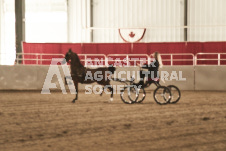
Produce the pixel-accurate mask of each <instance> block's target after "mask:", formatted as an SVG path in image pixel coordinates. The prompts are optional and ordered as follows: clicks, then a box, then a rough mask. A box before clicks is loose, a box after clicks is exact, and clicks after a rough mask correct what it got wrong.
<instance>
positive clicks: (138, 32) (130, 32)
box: [119, 28, 146, 43]
mask: <svg viewBox="0 0 226 151" xmlns="http://www.w3.org/2000/svg"><path fill="white" fill-rule="evenodd" d="M145 32H146V29H145V28H139V29H138V28H137V29H125V28H121V29H119V35H120V37H121V38H122V39H123V41H125V42H131V43H133V42H139V41H140V40H141V39H142V38H143V37H144V34H145Z"/></svg>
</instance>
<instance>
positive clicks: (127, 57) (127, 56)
mask: <svg viewBox="0 0 226 151" xmlns="http://www.w3.org/2000/svg"><path fill="white" fill-rule="evenodd" d="M126 63H127V67H129V55H126Z"/></svg>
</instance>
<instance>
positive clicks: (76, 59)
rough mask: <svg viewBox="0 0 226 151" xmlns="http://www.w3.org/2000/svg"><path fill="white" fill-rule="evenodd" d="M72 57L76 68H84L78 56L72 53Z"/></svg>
mask: <svg viewBox="0 0 226 151" xmlns="http://www.w3.org/2000/svg"><path fill="white" fill-rule="evenodd" d="M72 55H73V56H74V59H75V64H74V65H76V66H78V67H80V68H81V67H84V66H83V64H82V63H81V61H80V59H79V57H78V55H77V54H76V53H74V52H72Z"/></svg>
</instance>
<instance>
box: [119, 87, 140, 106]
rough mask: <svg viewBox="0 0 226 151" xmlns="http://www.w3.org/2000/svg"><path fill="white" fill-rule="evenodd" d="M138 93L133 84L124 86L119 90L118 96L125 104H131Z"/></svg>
mask: <svg viewBox="0 0 226 151" xmlns="http://www.w3.org/2000/svg"><path fill="white" fill-rule="evenodd" d="M138 95H139V93H137V92H136V90H135V88H134V87H133V86H125V87H124V88H123V89H122V90H121V94H120V97H121V99H122V101H123V102H124V103H126V104H133V103H135V102H136V100H137V99H138Z"/></svg>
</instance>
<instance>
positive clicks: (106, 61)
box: [104, 55, 109, 67]
mask: <svg viewBox="0 0 226 151" xmlns="http://www.w3.org/2000/svg"><path fill="white" fill-rule="evenodd" d="M104 58H105V66H106V67H108V66H109V64H108V58H107V56H106V55H104Z"/></svg>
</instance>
